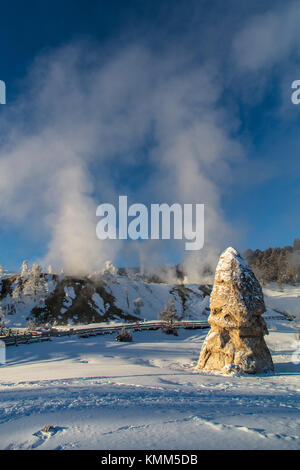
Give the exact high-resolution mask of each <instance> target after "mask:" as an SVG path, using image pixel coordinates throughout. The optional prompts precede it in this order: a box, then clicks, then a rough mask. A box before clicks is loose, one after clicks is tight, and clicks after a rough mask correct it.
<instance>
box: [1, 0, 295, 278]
mask: <svg viewBox="0 0 300 470" xmlns="http://www.w3.org/2000/svg"><path fill="white" fill-rule="evenodd" d="M225 3H226V5H225ZM241 3H242V5H241ZM1 17H2V20H3V23H2V26H1V31H0V52H1V54H0V57H1V67H0V71H1V72H0V79H2V80H4V81H5V82H6V86H7V105H5V106H4V105H2V106H1V107H0V126H1V129H0V139H1V140H0V142H1V147H2V148H1V152H0V162H1V161H2V167H1V168H0V171H2V178H3V181H0V197H1V201H2V202H1V206H2V209H0V222H1V226H0V246H1V263H2V264H4V265H5V266H7V267H9V268H12V269H15V268H16V267H17V266H19V265H20V263H21V261H22V260H23V259H28V260H29V261H33V260H35V259H41V260H43V259H45V262H46V261H47V262H48V261H50V262H52V260H53V263H54V264H55V263H61V264H64V262H65V261H66V260H68V259H69V257H70V254H69V253H68V254H66V252H67V251H68V247H67V248H66V249H65V248H63V247H66V246H67V245H68V242H67V239H65V237H67V236H69V232H68V229H67V228H66V227H65V226H64V227H63V222H62V221H61V219H62V217H65V215H63V214H66V213H67V214H70V211H71V212H72V210H71V202H70V201H71V199H72V201H76V204H77V207H79V208H81V211H83V212H84V211H92V212H93V207H94V206H93V202H94V203H95V202H96V201H98V202H99V203H100V202H112V201H115V200H116V196H117V195H118V194H122V193H124V194H128V195H129V196H130V198H131V200H132V201H133V202H145V203H149V202H159V201H161V202H164V199H163V198H167V199H168V200H169V201H170V202H183V201H184V202H198V203H203V202H204V203H206V204H207V205H208V209H209V208H210V207H211V208H212V212H211V213H212V214H213V213H214V215H212V216H211V218H209V220H208V229H207V230H208V232H207V237H209V240H210V239H212V240H213V243H214V244H215V245H216V246H217V247H218V249H223V248H224V247H225V245H227V244H229V243H230V244H231V242H232V244H234V245H235V246H236V247H237V248H238V249H240V250H242V251H243V250H245V249H247V248H249V247H250V248H252V249H255V248H260V249H265V248H267V247H269V246H285V245H289V244H292V242H293V239H294V238H295V237H299V236H300V219H299V196H300V194H299V193H300V189H299V175H300V163H299V161H300V160H299V146H300V141H299V137H298V135H299V124H300V105H299V107H297V106H295V105H292V103H291V100H290V96H291V88H290V87H291V83H292V81H293V80H296V79H300V72H299V70H300V69H299V62H300V48H299V46H298V44H300V41H299V40H298V39H299V38H298V36H299V34H300V33H298V28H297V19H298V20H300V8H299V5H297V2H293V1H288V2H285V4H284V5H283V3H282V2H279V1H268V0H263V1H250V0H249V1H247V0H245V1H244V2H239V1H235V0H230V1H228V2H223V1H218V0H216V1H212V2H208V1H200V0H199V1H196V2H195V1H192V0H191V1H190V2H181V1H175V0H173V1H166V0H162V1H156V0H152V1H147V0H143V1H133V0H132V1H129V0H128V1H126V2H124V1H112V0H111V1H91V0H90V1H88V2H86V1H85V2H84V1H79V0H73V1H64V2H58V1H51V2H50V1H49V2H48V1H46V0H45V1H43V2H37V1H36V2H33V1H28V2H26V3H25V2H21V1H12V2H9V3H7V4H3V5H1ZM70 57H71V58H72V57H74V60H73V59H71V58H70ZM110 74H111V75H110ZM117 75H118V76H117ZM61 77H62V78H61ZM74 77H75V78H74ZM95 77H96V78H95ZM123 77H124V79H123ZM149 77H151V79H150V78H149ZM96 79H99V83H101V84H102V85H101V87H100V85H99V89H98V88H97V86H96V85H95V83H94V81H95V80H96ZM89 80H91V81H93V83H91V82H89ZM81 81H82V83H80V82H81ZM110 82H113V83H114V86H113V87H110V86H109V83H110ZM156 82H157V83H156ZM61 83H63V84H62V85H61ZM124 83H125V84H124ZM132 83H134V85H133V84H132ZM69 84H70V86H69ZM198 84H199V86H198ZM60 86H61V89H60ZM205 87H206V88H207V93H206V89H204V88H205ZM90 88H92V91H91V90H90ZM56 89H58V96H59V98H60V102H61V106H62V107H63V112H62V111H61V110H60V109H59V103H58V102H56V94H55V90H56ZM53 90H54V91H53ZM103 90H104V91H103ZM114 90H115V92H114ZM148 91H149V97H148V96H147V95H148ZM198 92H199V96H198ZM101 93H105V96H103V97H101V99H100V98H99V102H98V101H97V100H98V96H100V95H101ZM110 94H111V95H110ZM81 100H82V116H80V114H81V108H80V103H81ZM94 103H95V106H94ZM110 103H111V107H110ZM153 103H155V106H153V108H152V105H153ZM161 103H162V104H161ZM199 103H200V107H199V112H198V111H197V110H196V111H195V109H194V108H197V106H198V105H199ZM97 106H99V107H102V109H101V110H97ZM160 106H161V107H160ZM181 107H182V108H184V111H182V109H181ZM103 109H105V118H103V116H102V114H101V112H102V110H103ZM99 113H100V114H99ZM103 113H104V111H103ZM174 113H175V114H174ZM124 115H125V117H124ZM174 115H175V117H174ZM90 116H92V117H91V118H90ZM73 118H74V126H73V124H72V125H71V124H70V121H71V120H72V119H73ZM89 119H90V121H89ZM193 119H195V122H196V124H197V125H196V126H194V123H192V122H191V121H193ZM85 122H88V123H89V126H85ZM98 122H101V126H102V127H101V131H99V132H98V129H97V123H98ZM99 125H100V124H99ZM109 126H111V128H109ZM116 128H118V131H116ZM61 129H64V132H63V133H62V131H61ZM91 129H92V130H91ZM207 129H209V138H207V137H206V135H207V133H206V130H207ZM81 132H82V139H80V135H81ZM90 133H91V137H90ZM51 135H52V136H53V137H52V139H54V140H55V139H57V141H58V142H60V146H59V148H58V149H57V148H56V146H55V147H54V149H53V148H52V146H53V140H51V137H50V136H51ZM66 135H68V140H64V139H65V136H66ZM98 135H100V136H101V138H100V137H99V140H97V139H98V137H97V136H98ZM191 135H192V136H193V137H192V139H195V142H196V143H194V141H192V145H191V146H192V147H193V149H194V147H195V145H196V146H197V145H198V147H199V148H197V149H196V150H195V149H194V150H186V149H188V148H189V146H190V141H189V136H191ZM195 135H196V136H198V141H197V138H196V137H195ZM89 138H90V139H91V141H92V144H90V145H89V146H88V148H85V147H84V145H83V142H84V140H85V139H89ZM209 139H210V140H209ZM173 140H174V142H173ZM207 140H208V141H207ZM175 141H176V144H175ZM202 142H203V143H202ZM181 144H182V155H181V154H180V148H181ZM214 145H216V146H217V148H213V149H212V147H214ZM38 146H40V147H38ZM185 146H186V147H185ZM37 148H39V150H38V151H39V152H40V153H41V158H40V160H39V159H38V156H34V157H32V154H31V152H34V151H35V150H36V149H37ZM40 148H41V149H46V152H45V155H44V152H43V150H42V151H40ZM99 148H101V150H99V151H98V149H99ZM48 149H49V150H48ZM51 149H52V150H51ZM177 150H178V152H177ZM60 151H62V152H63V154H64V155H63V157H61V158H60V156H59V152H60ZM185 151H187V152H190V153H189V156H188V157H187V164H186V165H184V164H182V161H183V160H184V159H185ZM51 152H53V156H52V153H51ZM172 152H173V153H174V154H175V153H176V156H174V160H172V158H173V157H171V156H170V154H171V153H172ZM193 152H194V153H193ZM54 154H55V155H54ZM56 158H57V161H56V162H55V163H53V161H54V160H55V159H56ZM26 159H28V167H26V165H25V166H24V168H23V166H22V164H21V165H19V163H20V162H24V161H27V160H26ZM52 160H53V161H52ZM38 161H41V162H43V163H42V164H41V168H39V169H38V170H37V169H36V168H37V166H39V164H38V165H37V162H38ZM61 162H62V163H61ZM0 165H1V163H0ZM43 165H44V166H43ZM52 165H53V166H52ZM60 165H61V166H62V168H63V171H64V173H61V172H58V173H56V171H57V167H59V166H60ZM19 167H22V169H19ZM186 167H190V168H191V172H190V173H188V171H187V173H186V175H185V179H183V177H182V174H183V173H184V172H185V171H186ZM194 167H195V168H196V167H197V171H198V181H199V193H198V190H197V188H198V186H197V179H196V178H195V174H194V173H193V170H192V168H194ZM43 168H44V173H45V174H47V179H45V180H43V178H44V176H41V175H42V174H43ZM174 168H176V170H174ZM74 169H75V171H73V170H74ZM47 172H48V173H47ZM51 172H53V178H52V173H51ZM54 173H55V175H54ZM15 175H16V176H15ZM65 175H67V176H66V178H67V179H66V181H67V182H68V184H69V188H70V191H65V190H62V188H61V186H57V185H56V182H57V181H58V180H60V178H62V179H63V178H64V177H65ZM70 175H71V176H70ZM196 176H197V175H196ZM0 178H1V176H0ZM161 178H162V182H161V184H158V182H159V181H160V179H161ZM192 180H193V181H192ZM50 181H51V183H50ZM190 181H192V182H191V183H190ZM48 184H49V186H47V185H48ZM73 185H74V186H73ZM156 185H157V187H156ZM189 185H190V186H191V189H190V192H189V191H188V190H187V189H186V187H188V186H189ZM75 186H76V188H78V187H80V190H78V193H77V192H76V191H77V189H76V191H75ZM168 187H169V189H170V191H169V192H167V191H166V189H167V188H168ZM24 188H27V189H28V190H27V189H25V190H24ZM71 188H72V189H71ZM201 188H202V189H201ZM60 191H62V196H61V199H62V200H63V201H64V208H63V209H62V207H61V206H60V202H59V198H57V200H55V202H54V203H53V204H52V208H51V210H50V209H49V207H50V205H49V204H48V202H49V197H50V199H51V195H53V194H54V193H55V194H60ZM73 192H74V194H73ZM45 193H47V194H48V196H47V197H48V201H46V198H45V201H44V200H43V201H42V202H41V200H42V199H44V196H45ZM69 193H72V198H71V197H69ZM191 197H192V198H193V200H189V198H191ZM154 198H157V200H154ZM205 198H207V200H203V199H205ZM74 204H75V203H74ZM53 207H55V209H53ZM64 210H65V211H67V212H66V213H64V212H63V211H64ZM14 214H16V215H14ZM93 217H94V214H91V215H90V218H89V220H88V221H87V220H85V219H82V220H81V219H79V218H78V217H77V216H76V217H75V218H74V219H72V218H70V222H69V224H72V223H73V221H74V230H75V231H77V232H78V233H81V232H80V231H81V229H82V225H83V224H85V225H86V226H87V227H88V226H89V227H94V225H93V223H94V220H93ZM58 219H60V223H58V222H57V221H58ZM75 219H76V220H75ZM49 220H51V222H49ZM76 224H78V225H77V226H76ZM76 227H77V228H76ZM216 233H218V236H216ZM221 234H222V236H221ZM219 235H220V236H219ZM85 236H86V239H85V245H89V240H90V238H89V237H90V233H88V232H86V233H84V232H82V238H85ZM74 238H75V237H74ZM78 238H79V235H78ZM77 242H78V240H75V239H74V243H75V245H74V252H75V251H76V252H78V251H80V250H81V247H80V245H78V244H77V245H76V243H77ZM95 243H97V242H95V241H94V240H93V241H92V242H91V244H92V245H93V246H94V245H95ZM209 244H210V243H208V245H209ZM71 245H72V243H71V242H70V246H71ZM95 246H96V245H95ZM85 249H86V247H85ZM139 249H140V247H139V248H138V250H137V252H138V251H139ZM101 250H102V251H103V250H106V247H104V248H103V247H101ZM55 251H57V252H60V255H57V259H56V255H53V253H54V252H55ZM92 251H93V249H92V248H91V249H90V250H88V252H87V253H86V254H83V256H82V257H83V258H87V257H89V256H90V257H91V258H93V254H92ZM114 251H116V255H115V259H114V261H115V262H116V263H117V264H126V263H127V264H136V263H138V262H140V259H139V257H138V255H137V252H135V251H134V249H133V248H132V247H131V246H130V247H129V245H128V246H127V247H126V248H123V249H119V248H118V249H117V250H115V249H114V248H111V247H110V246H109V247H108V248H107V257H111V253H114ZM146 251H147V250H146ZM148 251H149V252H150V253H151V247H149V250H148ZM162 252H163V253H164V254H166V257H165V259H164V260H163V261H164V262H178V261H180V260H181V259H182V256H183V254H182V251H180V250H177V249H176V247H175V248H174V247H173V246H171V245H170V247H168V246H167V245H165V244H164V245H163V248H162ZM105 255H106V254H105ZM148 256H149V255H148ZM150 256H151V255H150ZM158 258H159V259H161V257H160V255H159V256H158ZM76 262H78V263H82V262H83V261H82V259H81V258H80V257H79V258H78V261H76V260H75V261H74V263H76Z"/></svg>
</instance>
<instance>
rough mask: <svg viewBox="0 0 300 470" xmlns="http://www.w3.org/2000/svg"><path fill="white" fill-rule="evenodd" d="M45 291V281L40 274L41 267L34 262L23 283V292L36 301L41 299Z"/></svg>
mask: <svg viewBox="0 0 300 470" xmlns="http://www.w3.org/2000/svg"><path fill="white" fill-rule="evenodd" d="M46 292H47V288H46V281H45V278H44V276H43V274H42V268H41V267H40V265H39V264H37V263H34V264H33V266H32V270H31V272H29V275H28V277H27V280H26V282H25V283H24V287H23V294H24V295H25V296H28V297H32V300H33V301H35V302H36V301H39V300H42V299H43V297H44V295H45V294H46Z"/></svg>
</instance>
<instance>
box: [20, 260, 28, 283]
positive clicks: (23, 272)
mask: <svg viewBox="0 0 300 470" xmlns="http://www.w3.org/2000/svg"><path fill="white" fill-rule="evenodd" d="M29 274H30V271H29V267H28V263H27V261H23V263H22V266H21V277H22V278H23V279H27V278H28V276H29Z"/></svg>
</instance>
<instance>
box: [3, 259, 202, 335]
mask: <svg viewBox="0 0 300 470" xmlns="http://www.w3.org/2000/svg"><path fill="white" fill-rule="evenodd" d="M108 267H109V269H107V270H106V271H105V272H104V273H94V274H92V275H90V276H88V277H82V278H74V277H70V276H66V275H64V274H60V275H57V274H52V273H47V274H45V273H42V271H41V269H40V268H39V266H38V265H33V267H32V269H31V270H30V269H29V268H28V265H26V264H25V265H24V266H23V268H22V271H21V273H20V274H14V275H9V274H8V273H5V274H4V275H3V276H2V277H1V279H0V286H1V287H0V300H1V305H0V306H1V312H0V313H1V316H2V317H3V319H4V323H5V325H6V326H9V327H26V326H27V324H28V321H29V320H30V319H31V320H32V321H33V322H34V323H35V324H36V325H45V324H51V325H66V324H79V323H83V324H88V323H99V322H103V321H105V322H107V321H124V322H126V321H133V320H144V319H146V320H153V319H157V316H158V314H159V312H161V311H162V310H163V308H164V305H165V304H167V303H168V302H169V300H170V299H171V298H172V299H173V300H174V305H175V308H176V310H177V316H178V318H185V319H203V318H204V316H205V318H206V317H207V315H208V308H209V293H210V290H211V288H210V286H207V285H205V286H200V285H199V284H166V283H163V282H158V280H156V281H155V282H153V280H149V279H147V278H144V277H142V276H141V275H138V274H134V273H131V274H130V273H129V274H126V273H122V274H119V273H118V270H117V269H116V268H114V267H113V266H112V265H109V266H108Z"/></svg>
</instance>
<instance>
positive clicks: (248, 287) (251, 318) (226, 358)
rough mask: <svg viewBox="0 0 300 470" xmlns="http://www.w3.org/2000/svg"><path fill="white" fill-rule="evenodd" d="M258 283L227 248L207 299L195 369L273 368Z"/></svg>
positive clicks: (244, 369) (224, 370) (249, 371)
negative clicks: (206, 330)
mask: <svg viewBox="0 0 300 470" xmlns="http://www.w3.org/2000/svg"><path fill="white" fill-rule="evenodd" d="M265 310H266V307H265V303H264V298H263V293H262V289H261V286H260V284H259V282H258V280H257V279H256V277H255V275H254V273H253V271H252V270H251V268H250V267H249V265H248V264H247V262H246V261H245V260H244V259H243V258H242V257H241V256H240V255H239V253H238V252H237V251H236V250H235V249H234V248H231V247H230V248H227V250H225V251H224V252H223V253H222V255H221V257H220V260H219V263H218V265H217V269H216V274H215V280H214V286H213V290H212V293H211V298H210V316H209V319H208V321H209V324H210V326H211V329H210V331H209V333H208V335H207V337H206V339H205V341H204V343H203V347H202V350H201V353H200V358H199V362H198V369H204V370H218V371H222V372H224V373H228V372H232V371H243V372H247V373H250V374H253V373H257V372H266V371H269V370H273V369H274V366H273V361H272V358H271V354H270V352H269V350H268V348H267V345H266V343H265V340H264V335H266V334H268V330H267V327H266V324H265V321H264V319H263V318H262V317H261V315H262V314H263V313H264V312H265Z"/></svg>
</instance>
